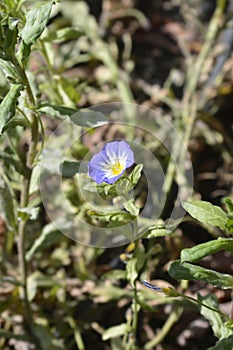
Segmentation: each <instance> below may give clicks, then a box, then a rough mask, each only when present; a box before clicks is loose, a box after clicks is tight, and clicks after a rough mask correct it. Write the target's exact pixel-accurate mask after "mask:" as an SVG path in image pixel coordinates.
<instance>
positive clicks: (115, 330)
mask: <svg viewBox="0 0 233 350" xmlns="http://www.w3.org/2000/svg"><path fill="white" fill-rule="evenodd" d="M128 329H129V326H128V325H127V324H126V323H122V324H119V325H117V326H113V327H110V328H108V329H107V330H106V331H105V332H104V333H103V334H102V339H103V340H104V341H105V340H108V339H111V338H116V337H119V336H121V335H124V334H125V333H126V332H128Z"/></svg>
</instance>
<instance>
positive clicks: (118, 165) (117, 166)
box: [111, 162, 124, 175]
mask: <svg viewBox="0 0 233 350" xmlns="http://www.w3.org/2000/svg"><path fill="white" fill-rule="evenodd" d="M123 169H124V166H123V165H122V164H121V163H120V162H116V163H115V164H113V165H112V167H111V171H112V173H113V175H119V174H120V173H121V172H122V170H123Z"/></svg>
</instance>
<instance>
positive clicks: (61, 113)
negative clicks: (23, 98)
mask: <svg viewBox="0 0 233 350" xmlns="http://www.w3.org/2000/svg"><path fill="white" fill-rule="evenodd" d="M38 112H40V113H42V114H49V115H51V116H52V117H56V118H61V119H65V118H66V117H69V116H71V115H73V114H74V113H76V112H77V110H76V109H73V108H68V107H64V106H54V105H50V104H43V105H41V106H40V108H39V109H38Z"/></svg>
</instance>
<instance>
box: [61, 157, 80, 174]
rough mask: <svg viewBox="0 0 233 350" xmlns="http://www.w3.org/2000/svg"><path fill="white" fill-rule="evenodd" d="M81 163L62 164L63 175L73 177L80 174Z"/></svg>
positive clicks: (65, 162) (69, 162) (68, 162)
mask: <svg viewBox="0 0 233 350" xmlns="http://www.w3.org/2000/svg"><path fill="white" fill-rule="evenodd" d="M81 164H82V163H81V162H75V161H67V160H66V161H64V162H63V163H62V164H61V174H62V176H64V177H73V176H74V175H75V174H77V173H78V172H79V169H80V165H81Z"/></svg>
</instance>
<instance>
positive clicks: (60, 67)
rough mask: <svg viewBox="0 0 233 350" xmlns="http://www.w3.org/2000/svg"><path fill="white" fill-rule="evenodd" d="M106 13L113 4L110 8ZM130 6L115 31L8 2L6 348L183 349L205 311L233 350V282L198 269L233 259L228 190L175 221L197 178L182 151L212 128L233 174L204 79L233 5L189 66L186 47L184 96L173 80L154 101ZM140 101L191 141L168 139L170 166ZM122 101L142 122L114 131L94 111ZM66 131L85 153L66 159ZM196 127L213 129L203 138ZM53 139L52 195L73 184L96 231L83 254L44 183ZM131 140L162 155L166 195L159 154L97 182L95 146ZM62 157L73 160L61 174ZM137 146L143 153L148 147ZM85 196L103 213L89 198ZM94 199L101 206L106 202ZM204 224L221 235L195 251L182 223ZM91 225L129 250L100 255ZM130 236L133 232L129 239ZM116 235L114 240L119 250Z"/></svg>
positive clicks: (220, 341)
mask: <svg viewBox="0 0 233 350" xmlns="http://www.w3.org/2000/svg"><path fill="white" fill-rule="evenodd" d="M108 4H109V6H110V7H111V6H114V5H113V3H112V2H108ZM119 6H120V7H119V9H118V10H119V12H117V11H116V12H115V11H112V12H111V11H110V13H109V16H110V17H109V21H108V20H106V19H105V17H104V16H102V18H100V19H97V17H95V16H94V15H92V14H91V12H90V9H89V7H88V5H87V2H85V1H61V2H57V1H54V0H51V1H45V2H36V1H23V0H22V1H16V0H3V2H2V3H1V5H0V20H1V26H0V35H1V37H0V39H1V40H0V68H1V71H2V73H1V76H0V78H1V83H0V89H1V105H0V135H1V136H0V137H1V139H0V166H1V167H0V205H1V206H0V252H1V257H0V272H1V275H0V281H1V286H0V292H1V293H0V294H1V297H0V310H1V317H0V324H1V329H0V347H1V348H2V349H6V350H8V349H18V348H19V347H20V342H23V344H24V345H25V348H28V349H29V348H32V349H37V350H45V349H46V350H47V349H51V350H59V349H70V350H73V349H80V350H84V349H88V348H91V347H93V346H96V348H97V349H110V348H111V349H113V350H120V349H128V350H134V349H135V350H136V349H140V348H145V349H152V348H155V347H156V346H157V345H158V344H160V343H161V344H163V343H164V339H165V338H166V339H170V340H171V344H172V343H173V342H174V341H173V338H174V336H173V334H174V333H172V332H173V329H172V327H173V325H174V324H175V323H177V324H178V325H179V324H180V329H179V332H181V329H182V327H186V324H185V323H184V320H185V312H187V311H186V309H188V312H189V311H190V310H191V312H192V310H193V309H192V308H193V307H195V312H196V313H197V311H198V312H199V313H200V314H201V315H202V316H203V317H204V318H205V319H207V320H208V322H209V324H210V326H211V328H212V333H211V334H212V335H214V336H215V337H216V338H217V341H216V344H215V345H214V344H212V345H213V346H212V345H210V346H211V347H210V348H209V349H220V350H221V349H229V350H230V346H231V344H232V337H233V321H232V315H229V314H228V313H226V312H223V311H222V310H221V308H220V306H219V301H218V299H217V297H216V295H215V291H216V290H220V291H221V292H222V293H225V294H224V296H227V294H226V293H227V292H228V291H229V290H232V289H233V278H232V276H231V275H230V273H224V272H223V271H218V270H217V269H214V268H211V269H210V268H207V267H206V266H205V265H204V266H202V265H197V264H196V263H198V262H200V260H202V259H204V261H205V259H206V258H210V257H212V255H213V254H219V253H220V254H225V253H226V254H231V253H232V252H233V238H231V235H232V234H233V203H232V199H231V198H230V193H225V197H227V198H225V202H224V203H223V204H222V207H221V206H220V203H218V204H217V205H214V204H212V203H210V201H207V200H196V197H197V198H198V196H199V195H200V194H197V192H198V190H197V189H195V192H194V200H189V201H188V200H187V199H186V201H183V207H184V209H185V210H186V211H187V212H188V214H189V215H190V216H191V217H192V218H191V217H190V216H186V217H184V218H182V217H181V218H175V219H174V218H173V217H172V215H171V213H172V211H173V209H174V208H176V207H177V206H178V204H177V203H176V202H175V200H174V193H175V192H176V189H177V188H178V191H179V190H180V192H181V198H186V197H187V193H189V191H190V188H189V184H188V182H187V180H186V175H187V169H186V168H187V164H186V151H187V150H186V149H184V148H182V145H183V143H181V142H184V143H185V144H187V145H188V144H190V145H191V144H192V141H193V140H194V139H195V137H196V136H195V132H199V134H198V136H197V137H196V139H195V140H199V139H201V140H202V137H203V135H202V132H203V128H204V130H206V134H207V136H206V139H205V142H206V143H209V145H211V146H213V144H214V143H215V141H216V140H219V139H220V140H222V141H221V142H222V144H219V145H218V146H219V148H220V146H221V147H222V148H221V150H222V154H223V160H224V162H225V163H224V166H228V165H229V164H231V162H232V154H231V151H229V149H230V150H231V148H230V147H232V144H231V140H229V139H230V138H229V137H226V138H225V139H224V133H222V134H221V132H222V129H221V128H220V132H219V131H217V130H212V129H211V128H209V127H208V122H207V123H204V121H205V120H206V119H207V120H208V121H209V118H210V117H211V116H210V115H208V116H207V117H206V114H205V113H206V105H207V106H208V105H209V104H210V103H211V101H212V100H211V98H212V96H213V94H212V95H211V94H210V95H211V96H210V95H209V94H208V91H207V90H208V89H206V85H205V84H208V81H207V80H208V79H207V78H206V76H208V74H207V73H208V72H207V73H206V72H205V70H204V68H205V67H206V66H208V65H210V62H209V57H210V56H211V52H212V48H213V47H214V45H215V43H216V38H217V36H218V33H219V32H221V30H222V29H223V28H224V27H223V23H222V21H223V20H224V19H225V21H227V20H228V17H227V16H226V15H225V10H226V6H227V4H226V1H218V2H217V5H216V9H215V12H214V14H213V17H212V19H211V20H210V22H209V25H208V28H207V30H206V34H205V35H203V42H202V44H201V48H200V50H199V52H197V53H196V55H193V56H192V54H191V53H189V52H188V48H187V47H186V46H185V43H183V42H179V45H180V49H181V51H182V54H183V58H184V60H185V63H186V66H187V71H186V72H185V73H186V78H185V79H184V81H183V86H182V93H181V94H182V98H181V99H180V98H179V97H178V96H176V95H175V89H174V90H173V81H172V70H171V73H170V74H169V75H168V77H167V79H166V81H165V82H163V83H161V86H160V87H159V88H158V90H157V92H156V89H155V87H154V84H146V83H145V82H144V85H143V89H142V90H141V91H140V89H141V88H140V84H141V83H142V80H141V79H134V74H136V73H135V72H134V62H133V57H134V56H133V52H132V50H133V49H132V47H133V45H132V40H133V39H132V37H133V35H131V34H132V33H131V32H130V31H131V30H133V28H135V26H136V29H137V30H138V32H140V30H141V29H143V30H145V31H146V30H149V28H148V19H147V17H146V16H145V15H144V14H143V13H142V12H141V11H139V10H138V9H136V8H134V6H133V5H131V8H130V7H129V8H126V9H124V10H123V11H122V9H121V6H123V5H119ZM180 6H181V7H182V6H183V5H180ZM184 6H186V5H184ZM187 6H189V5H187ZM119 13H120V14H119ZM111 16H112V17H111ZM114 16H115V17H114ZM105 21H106V23H105ZM117 23H118V24H119V23H121V25H123V26H124V25H125V23H126V24H127V25H128V26H129V27H127V28H126V29H124V30H123V35H122V38H120V39H121V40H122V41H120V43H119V42H118V41H119V40H120V39H119V38H118V39H116V38H115V37H114V35H113V34H114V30H113V29H114V28H115V31H116V28H118V27H117ZM121 25H120V26H119V27H120V28H121ZM114 26H116V27H114ZM112 28H113V29H112ZM135 33H136V34H137V31H135ZM136 34H135V35H136ZM119 37H120V36H119ZM122 47H123V48H122ZM211 57H212V56H211ZM212 58H213V57H212ZM212 61H214V60H212ZM212 61H211V62H212ZM194 63H195V64H194ZM212 64H213V62H212ZM226 69H227V68H226ZM135 71H136V70H135ZM88 72H89V73H88ZM224 72H225V71H224V70H223V73H222V75H221V76H220V77H219V82H218V81H217V82H216V85H217V88H219V89H220V88H221V87H222V85H221V84H222V81H225V80H226V76H227V74H226V72H225V75H226V76H224ZM205 79H206V80H205ZM224 79H225V80H224ZM203 81H204V83H203ZM218 84H219V85H218ZM212 88H213V86H212ZM154 89H155V90H154ZM215 89H216V86H215ZM139 91H140V93H139ZM155 92H156V93H155ZM141 93H142V96H144V95H145V94H146V95H147V98H148V96H149V97H150V102H151V107H153V108H154V109H158V110H160V111H161V110H162V111H163V112H164V113H167V114H168V118H164V119H162V121H163V122H164V124H166V123H165V119H166V120H169V123H170V122H171V124H174V126H175V128H176V130H178V132H179V134H180V135H181V137H180V139H177V138H175V137H171V140H170V138H169V142H170V143H171V145H170V144H169V146H170V148H171V150H172V155H170V154H168V153H169V152H168V149H167V148H166V145H165V146H164V145H162V142H161V140H159V139H156V140H155V139H153V137H152V136H151V134H150V132H152V131H153V130H154V129H156V128H157V129H159V132H158V135H161V134H163V135H162V136H161V139H167V135H166V130H165V131H164V129H162V128H161V129H160V128H159V127H158V125H159V122H158V121H157V120H155V119H156V118H151V116H150V115H148V116H144V117H145V125H146V126H148V129H150V130H149V132H146V131H145V130H144V129H139V128H138V126H137V125H135V120H136V116H135V108H134V105H131V103H132V102H135V101H136V102H138V103H140V102H141ZM155 95H156V99H157V101H156V102H154V99H155ZM200 96H201V98H200ZM117 101H121V102H123V103H124V104H123V115H124V117H125V122H126V123H125V124H127V123H131V125H130V126H128V127H126V126H125V125H123V124H124V123H119V121H118V119H117V118H118V115H117V118H116V116H114V115H113V121H115V125H116V124H117V128H116V131H117V132H116V133H115V134H111V130H112V129H111V128H112V124H114V123H113V122H112V119H111V116H109V115H108V112H106V113H102V112H101V111H99V110H98V109H95V108H94V109H92V108H90V106H91V105H92V104H96V105H97V104H99V103H103V102H117ZM84 107H88V108H84ZM109 114H110V113H109ZM114 118H115V119H116V120H114ZM213 118H214V117H213ZM63 122H66V123H67V125H68V126H69V132H70V133H71V134H72V133H74V132H75V133H76V131H77V135H75V136H76V142H75V143H72V144H71V145H69V147H68V151H67V149H62V145H63V143H62V142H63V135H60V134H59V132H58V131H57V130H58V128H59V126H60V125H62V123H63ZM198 122H201V123H202V124H201V127H200V128H199V126H198V125H199V124H198ZM156 123H158V124H156ZM127 125H128V124H127ZM194 126H195V127H194ZM213 129H214V128H213ZM54 130H55V132H54V133H53V131H54ZM156 131H158V130H156ZM113 132H115V131H114V126H113ZM51 135H55V136H56V144H55V146H56V147H57V154H55V157H54V158H53V159H52V161H51V159H50V158H49V157H48V159H47V161H48V163H47V168H46V169H45V173H46V176H47V177H46V181H47V182H48V183H46V184H47V185H48V187H46V189H47V190H48V191H44V192H46V195H47V196H48V197H50V195H51V192H50V190H51V191H52V189H53V185H54V183H55V184H56V182H53V180H54V179H56V176H57V175H58V176H59V178H61V179H62V181H61V187H62V191H63V193H64V196H65V199H66V201H67V203H69V206H70V208H71V211H72V215H73V217H75V219H77V220H80V221H78V222H82V221H85V223H86V224H87V226H85V229H83V226H80V231H81V234H83V236H82V237H84V238H85V239H86V241H85V239H84V243H85V242H87V243H86V244H87V245H86V246H84V245H82V244H80V243H77V242H75V241H72V240H71V239H69V238H70V237H69V235H68V234H67V235H65V234H62V232H60V229H59V227H60V226H59V223H62V225H63V226H64V227H65V228H67V227H68V228H67V231H69V229H70V227H71V226H72V220H70V216H67V217H66V216H65V215H64V213H63V212H62V211H59V213H58V214H59V215H58V216H59V217H58V220H57V222H56V220H53V219H51V218H50V217H49V213H46V205H45V202H44V201H43V195H42V192H43V188H42V187H43V186H42V184H41V183H43V171H42V168H43V159H45V160H46V153H44V152H45V151H46V150H47V151H48V149H46V144H47V142H49V137H50V136H51ZM119 135H120V136H119ZM172 136H173V135H172ZM125 138H131V139H132V140H133V141H135V142H136V143H137V144H138V145H143V147H144V148H145V149H147V150H149V151H148V154H153V156H156V157H157V159H158V161H157V163H159V165H160V167H158V168H159V169H160V168H161V169H162V171H163V173H164V181H163V183H162V184H161V183H160V182H158V184H159V185H158V187H159V188H157V192H158V193H156V191H154V189H153V190H151V188H150V183H149V180H148V179H147V178H146V176H147V173H146V169H149V170H148V173H152V175H153V176H152V178H155V179H157V177H156V176H157V173H156V172H155V173H153V167H150V165H151V164H150V159H151V158H150V157H148V159H147V157H142V161H140V162H138V163H137V164H134V166H132V167H131V168H129V167H126V168H127V170H126V171H125V173H124V174H123V175H122V176H121V177H120V178H119V179H117V181H116V182H114V183H113V184H108V183H101V184H98V185H97V184H96V183H95V182H94V181H93V179H91V178H90V177H88V176H87V173H86V172H85V169H86V168H85V167H87V164H88V154H89V153H90V151H91V149H92V148H93V147H94V146H95V145H96V143H100V144H102V143H103V142H109V141H110V140H112V139H125ZM210 140H211V141H210ZM224 142H226V143H224ZM138 147H139V146H138ZM60 149H62V152H63V155H64V162H62V163H60V161H59V159H60V158H59V152H60ZM135 149H136V151H135V156H136V155H137V152H138V154H139V153H140V152H139V151H140V148H135ZM194 155H195V154H194ZM193 158H195V157H193ZM148 163H149V165H148ZM146 164H147V167H146V166H145V165H146ZM130 165H131V163H130ZM158 168H157V169H158ZM54 169H55V171H54ZM53 171H54V172H53ZM148 178H149V177H148ZM39 180H40V181H41V182H40V181H39ZM49 180H51V182H49ZM46 181H45V182H46ZM80 183H81V184H82V185H83V186H81V187H80ZM54 187H55V185H54ZM160 187H161V188H160ZM55 189H56V187H55ZM40 191H41V192H40ZM225 192H227V191H225ZM229 192H230V191H229ZM84 193H85V195H86V196H87V197H86V198H88V199H90V203H92V204H93V203H94V204H93V205H90V204H89V203H88V201H87V200H86V198H84V197H83V194H84ZM150 195H151V196H150ZM145 197H146V199H145ZM93 198H95V199H96V198H97V199H96V202H95V201H94V199H93ZM148 198H149V199H150V201H149V200H148ZM161 198H162V199H163V198H165V202H166V203H165V204H164V208H163V210H162V211H161V213H159V217H156V220H155V219H154V218H153V215H152V214H151V213H150V211H149V213H147V212H146V214H145V216H143V215H141V213H142V212H143V210H144V209H145V208H146V205H147V201H149V206H148V207H149V209H150V208H151V207H150V206H152V207H153V205H152V204H151V203H153V204H154V203H156V206H155V207H156V208H157V207H159V208H160V201H162V199H161ZM199 198H200V197H199ZM57 202H58V205H60V204H61V203H60V197H55V199H54V203H52V204H54V207H52V208H51V210H53V209H54V208H55V209H56V208H57V207H56V205H57ZM215 204H216V203H215ZM171 208H172V209H171ZM55 209H54V211H55ZM170 216H171V217H170ZM194 219H195V220H197V221H198V222H199V223H200V224H197V222H196V225H197V226H198V227H202V228H204V229H205V232H207V233H208V234H209V233H210V234H211V235H212V236H211V239H208V240H207V241H204V242H202V243H199V244H195V242H194V243H193V242H192V247H187V245H186V243H185V242H186V238H185V236H186V233H185V232H182V220H183V223H185V222H186V223H187V222H188V223H191V224H193V222H194ZM58 221H59V222H58ZM179 224H180V226H179ZM80 225H81V224H80ZM197 226H193V227H197ZM86 227H93V228H94V229H93V230H94V235H95V234H96V235H97V236H98V232H100V231H99V230H100V229H102V228H103V229H107V230H109V231H105V232H110V231H111V230H113V229H114V230H115V231H113V232H119V237H120V238H121V236H123V238H124V239H125V241H124V242H126V243H127V244H126V243H125V245H124V246H122V247H120V248H119V247H117V246H116V245H115V246H114V247H113V248H110V249H107V248H106V246H105V245H104V244H101V237H97V241H98V239H100V241H98V242H100V244H99V245H97V246H96V247H93V246H91V243H92V241H91V239H90V237H92V236H91V233H90V232H89V231H88V229H86ZM123 227H126V228H127V229H126V230H125V231H124V228H123ZM67 231H65V230H64V232H65V233H66V232H67ZM90 231H91V230H90ZM181 232H182V234H181ZM106 235H107V234H106ZM66 236H68V237H69V238H68V237H66ZM187 236H188V235H187ZM119 237H113V238H114V239H115V240H116V242H117V239H118V238H119ZM107 238H108V237H107ZM107 238H106V240H107ZM77 241H78V242H79V240H78V239H77ZM90 242H91V243H90ZM120 242H121V241H120ZM81 243H83V241H82V242H81ZM189 243H190V242H189ZM93 245H94V244H93ZM119 245H120V244H119ZM185 245H186V247H185ZM178 258H179V259H178ZM213 259H214V255H213ZM168 265H169V267H168ZM167 272H168V273H167ZM144 278H145V279H147V280H148V279H153V278H154V279H155V283H156V285H157V283H158V285H159V286H158V287H155V288H153V284H150V283H147V286H149V287H150V286H152V290H149V289H148V290H147V289H146V288H144V287H143V285H142V280H143V279H144ZM185 281H186V282H185ZM187 281H190V282H187ZM203 285H205V286H206V287H205V288H206V289H207V291H208V293H207V295H204V296H203V295H202V294H201V293H197V294H195V295H194V297H192V296H190V295H192V294H190V291H192V286H197V289H198V288H199V286H203ZM210 286H211V287H210ZM216 287H217V288H218V289H215V288H216ZM150 288H151V287H150ZM153 289H154V290H153ZM155 291H156V292H155ZM157 292H158V293H157ZM157 311H159V312H157ZM160 311H161V312H160ZM109 315H111V316H110V317H109ZM195 317H196V314H195ZM154 320H156V321H154ZM185 322H186V320H185ZM155 329H159V330H158V332H157V331H155ZM96 344H98V345H96ZM173 345H174V344H173ZM173 345H171V346H173ZM176 345H177V343H176V344H175V346H176ZM177 346H178V345H177ZM173 348H174V347H173ZM180 348H181V349H182V347H180Z"/></svg>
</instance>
